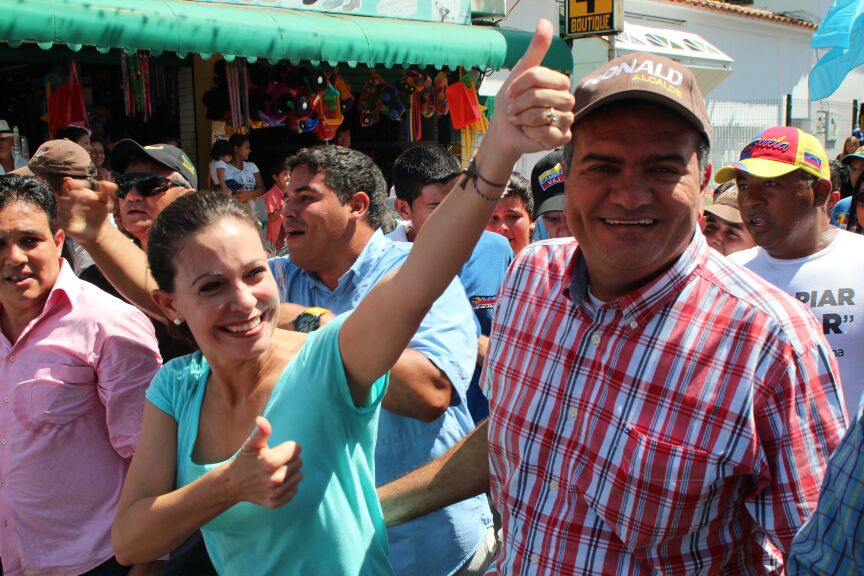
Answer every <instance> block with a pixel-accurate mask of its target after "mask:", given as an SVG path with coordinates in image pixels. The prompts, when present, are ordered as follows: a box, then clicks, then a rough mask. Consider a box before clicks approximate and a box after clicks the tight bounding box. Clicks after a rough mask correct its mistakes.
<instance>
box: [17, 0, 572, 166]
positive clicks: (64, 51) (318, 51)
mask: <svg viewBox="0 0 864 576" xmlns="http://www.w3.org/2000/svg"><path fill="white" fill-rule="evenodd" d="M252 1H253V0H250V2H252ZM270 3H271V4H273V3H274V2H270ZM307 3H308V4H312V3H313V2H304V4H307ZM435 6H437V7H438V9H439V12H440V11H441V10H443V9H442V8H441V6H440V5H439V3H437V2H436V3H435ZM348 8H349V5H348V4H346V5H345V9H348ZM530 38H531V33H530V32H526V31H522V30H508V29H502V28H496V27H493V26H472V25H465V24H451V23H441V22H423V21H417V20H406V19H395V18H385V17H374V16H356V15H346V14H344V13H324V12H312V11H308V10H298V9H289V8H278V7H265V6H247V5H232V4H221V3H213V2H207V1H185V0H138V1H137V2H135V3H131V2H128V1H126V0H88V1H87V2H84V1H83V0H64V1H52V0H25V1H24V2H18V3H14V4H11V5H7V6H5V7H4V15H3V18H2V21H0V40H2V41H5V42H6V43H7V44H8V48H5V49H0V74H5V75H6V77H7V78H10V77H9V75H10V74H13V76H14V74H15V73H16V72H15V71H16V70H18V72H17V73H18V74H21V73H22V71H23V68H20V67H19V68H16V63H15V62H16V60H17V61H19V62H20V64H19V65H17V66H21V67H24V68H26V67H33V66H34V60H37V61H38V62H37V63H36V65H37V68H35V69H33V70H31V71H30V72H31V74H30V76H29V82H27V84H28V85H29V86H30V92H31V97H30V100H29V101H28V105H29V107H24V106H21V102H17V103H16V102H11V103H10V104H7V103H5V102H0V104H2V105H4V106H7V108H8V106H10V105H12V106H13V108H15V110H14V112H15V113H18V108H21V109H22V110H23V111H24V112H25V113H27V114H31V115H32V114H34V113H35V112H39V113H38V114H35V116H33V117H37V118H38V117H39V116H41V114H43V113H44V111H45V103H44V102H45V98H46V97H45V89H44V83H45V82H44V80H45V76H46V75H48V74H55V75H62V74H64V73H65V74H68V69H69V65H70V63H71V61H72V60H73V59H75V60H76V62H78V63H80V69H79V74H80V75H81V77H82V83H83V84H84V85H85V91H86V90H89V94H88V95H87V97H88V98H89V100H90V102H88V104H90V105H92V106H93V108H94V109H96V110H100V106H102V107H105V108H107V109H108V113H109V115H110V117H111V120H110V121H109V122H108V125H109V126H113V125H114V124H118V123H126V124H127V127H128V130H127V132H128V133H129V134H130V135H132V136H134V137H137V138H141V139H142V140H148V139H149V140H152V139H160V138H161V139H164V138H167V137H169V136H171V135H175V134H176V137H177V138H179V139H180V140H181V141H182V143H183V146H184V148H185V149H186V151H187V152H188V153H189V154H190V156H192V157H193V159H195V160H196V161H197V163H198V165H199V167H201V166H203V165H204V164H206V161H207V153H208V151H209V145H210V142H211V138H212V133H213V131H214V124H213V122H212V121H213V120H214V118H215V117H216V116H218V111H214V110H213V108H214V107H213V106H212V105H211V106H209V107H208V106H205V105H204V104H203V102H204V100H205V94H207V93H208V92H211V91H212V89H213V88H214V86H216V87H217V88H218V85H219V83H220V82H221V81H222V80H221V77H220V71H221V67H222V66H223V65H222V64H219V65H217V62H220V61H222V60H224V61H225V62H226V63H227V65H225V67H226V68H228V69H229V70H235V71H234V72H230V71H229V73H228V75H234V74H237V72H236V69H237V68H238V67H239V68H240V69H241V72H240V75H241V77H242V78H243V82H245V85H244V86H245V90H243V92H244V94H246V95H247V96H249V95H250V93H251V97H248V98H246V99H244V100H243V102H244V103H247V106H246V108H244V107H243V106H242V105H241V106H240V108H241V109H243V110H244V114H243V115H244V116H245V118H242V119H241V120H240V121H239V123H240V124H241V126H243V125H246V124H248V123H251V126H252V130H251V134H252V138H253V149H254V148H255V145H256V140H257V142H258V143H260V144H264V146H261V147H262V148H264V147H266V148H268V149H269V148H271V147H272V146H273V143H274V142H278V143H281V149H279V152H280V153H281V152H282V151H284V150H289V149H290V148H292V147H297V146H299V145H305V144H308V143H310V142H312V141H315V139H316V138H320V135H315V134H314V132H313V131H309V132H303V129H304V128H308V127H309V126H308V125H304V124H300V125H299V126H298V123H297V118H289V119H288V120H293V121H286V122H285V124H284V126H282V128H283V130H277V128H279V126H273V125H272V124H268V123H267V121H262V119H261V118H262V116H261V112H262V111H263V110H260V109H257V108H256V102H258V103H260V99H259V100H256V97H255V95H256V93H255V92H254V91H255V90H258V91H259V92H260V91H261V90H262V89H264V90H265V91H266V88H262V86H260V85H256V84H255V83H256V82H259V80H260V79H261V78H264V79H266V81H267V82H272V81H274V75H278V74H282V75H283V76H286V75H287V76H288V77H289V78H287V79H285V80H284V82H283V83H284V84H285V85H287V86H288V88H289V89H291V88H295V87H299V86H297V85H296V84H298V83H299V82H300V81H298V80H297V78H301V77H302V78H308V76H309V75H315V74H317V73H324V74H326V75H327V77H328V78H330V77H331V74H332V73H333V72H334V71H337V72H338V75H339V76H340V77H341V78H342V79H343V80H344V81H345V83H346V84H347V85H348V86H349V87H350V91H351V94H352V96H353V98H354V107H355V111H354V113H353V116H352V114H351V113H350V112H349V113H348V114H346V122H349V123H352V127H355V128H356V129H355V130H354V141H355V142H356V145H357V147H358V148H361V149H364V150H368V151H370V152H373V153H374V152H376V151H378V152H381V153H383V154H384V155H385V156H386V155H387V154H386V151H388V150H398V149H399V148H400V147H404V146H405V145H407V143H408V142H409V141H410V139H411V138H412V137H414V138H416V134H413V135H412V133H413V132H416V130H409V129H410V128H411V121H410V118H411V110H410V104H409V106H405V108H406V110H405V111H404V112H402V113H401V114H399V110H398V109H397V110H396V111H392V110H390V109H389V108H385V109H384V113H382V114H381V117H382V118H381V119H380V120H379V121H378V122H375V123H374V124H372V125H371V126H368V127H366V126H364V124H365V121H368V118H363V117H362V116H361V114H360V112H362V110H360V108H359V107H360V101H361V100H363V98H364V86H366V84H367V82H368V80H369V78H370V76H371V75H372V72H375V73H377V74H378V76H379V77H380V78H381V80H382V82H383V84H384V85H385V86H384V88H385V90H383V92H390V93H393V92H394V91H393V90H387V88H388V87H391V86H393V84H394V83H396V82H397V81H399V80H400V79H401V80H404V79H405V78H406V74H408V73H409V71H413V72H415V73H419V74H420V75H421V76H422V77H424V78H434V77H435V75H437V73H438V72H441V71H443V72H445V74H446V75H447V78H448V81H449V83H451V84H452V83H453V82H456V81H458V79H459V76H460V71H463V72H464V71H471V70H473V71H474V73H473V76H474V78H475V79H477V80H479V79H481V78H482V76H483V73H485V72H486V71H488V70H497V69H500V68H509V67H512V65H513V64H515V62H516V61H517V60H518V58H519V56H520V55H521V54H522V52H523V51H524V49H525V48H526V47H527V45H528V42H529V41H530ZM139 51H146V52H139ZM40 52H41V58H37V55H38V54H40ZM124 54H126V55H129V57H128V58H126V60H127V67H128V60H130V59H131V60H134V64H135V65H137V66H139V68H136V69H135V73H136V74H140V73H141V69H140V63H141V61H140V60H139V59H136V57H137V55H139V54H142V55H144V59H145V60H147V61H148V62H147V64H148V66H149V67H150V71H151V74H150V76H149V80H150V82H149V84H148V86H147V90H146V91H147V93H148V94H149V93H150V92H152V93H153V95H155V96H156V97H155V98H154V99H152V100H151V101H150V104H151V108H150V109H149V110H148V112H149V114H148V115H147V117H146V118H144V117H142V116H141V115H140V114H138V115H137V116H135V115H130V111H129V102H130V99H129V95H128V92H129V91H130V89H131V88H130V87H129V86H126V85H124V84H128V83H129V82H131V80H130V78H131V79H134V78H135V76H134V75H130V74H128V72H129V71H128V70H127V74H126V75H125V76H124V74H123V73H122V72H121V67H122V66H123V60H124V56H123V55H124ZM16 57H17V58H16ZM571 62H572V59H571V56H570V51H569V48H568V46H567V45H566V43H565V42H564V41H562V40H560V39H557V38H556V40H555V42H554V43H553V47H552V49H551V50H550V53H549V55H548V56H547V60H546V62H545V63H546V64H547V65H548V66H550V67H554V68H557V69H560V70H565V71H569V69H570V67H571ZM240 63H242V66H238V64H240ZM154 70H155V72H156V73H155V77H154V74H153V73H152V72H153V71H154ZM35 78H38V79H39V81H38V83H37V82H36V81H35V80H34V79H35ZM10 79H12V80H14V78H10ZM154 80H155V81H156V83H155V84H154ZM262 81H263V80H262ZM6 85H7V86H8V84H6ZM40 85H41V86H40ZM124 88H125V90H124ZM305 89H306V90H307V91H310V90H312V89H311V88H309V86H308V84H307V86H306V88H305ZM139 91H140V90H139ZM289 91H290V90H289ZM133 92H134V90H133ZM234 92H235V93H236V90H235V91H234ZM118 93H120V94H121V97H120V102H119V104H118V102H117V98H118V97H117V94H118ZM396 93H397V94H398V91H396ZM211 94H212V93H211ZM309 95H311V96H314V94H311V93H310V94H309ZM138 96H139V100H134V98H133V100H134V102H133V104H140V97H141V95H140V94H138ZM259 96H260V94H259ZM378 96H379V97H380V94H379V95H378ZM17 98H18V99H20V98H21V94H20V90H19V95H18V96H17ZM106 98H107V99H108V100H109V101H108V103H106V102H105V101H104V99H106ZM344 99H345V98H343V100H344ZM312 100H314V98H312ZM367 100H368V98H367ZM286 102H287V100H286ZM209 103H210V104H212V103H213V102H212V100H211V101H210V102H209ZM367 104H368V102H367ZM291 105H292V104H290V102H289V106H288V107H289V108H290V107H291ZM233 108H234V107H232V110H231V112H233V114H232V113H228V112H226V113H225V118H224V120H225V121H226V124H227V125H228V130H229V131H230V130H231V124H232V123H236V122H237V110H235V109H233ZM366 108H369V106H368V105H367V106H366ZM373 108H374V106H373ZM378 110H379V111H380V110H381V109H380V107H379V108H378ZM247 111H248V116H246V114H245V112H247ZM3 112H4V111H0V114H2V113H3ZM415 112H416V111H415ZM118 116H119V118H118ZM208 116H209V118H208ZM232 116H233V118H232ZM416 116H417V114H416V113H415V123H414V124H415V128H418V129H421V130H422V132H423V134H422V136H421V138H422V139H423V140H429V139H433V140H438V141H443V142H458V141H459V138H458V137H454V134H452V133H451V132H450V129H449V128H448V125H449V119H448V118H447V116H446V115H445V116H443V117H439V118H435V117H434V115H432V116H431V117H429V118H426V117H423V118H422V119H417V118H416ZM270 119H271V120H272V117H271V118H270ZM96 120H100V118H99V117H97V118H96ZM277 120H278V119H277ZM262 122H263V124H262ZM95 124H97V126H94V128H96V129H99V126H98V123H95ZM257 126H271V127H270V128H261V129H260V130H259V129H256V127H257ZM45 128H46V127H45V126H39V125H38V124H34V126H33V127H28V128H27V129H26V130H24V132H25V133H26V134H28V135H31V151H32V149H33V145H32V144H33V142H32V141H33V139H35V138H37V137H38V136H39V135H42V136H43V137H44V136H45V135H47V130H46V129H45ZM298 128H299V130H298ZM289 151H290V150H289Z"/></svg>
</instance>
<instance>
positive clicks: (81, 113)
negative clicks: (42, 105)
mask: <svg viewBox="0 0 864 576" xmlns="http://www.w3.org/2000/svg"><path fill="white" fill-rule="evenodd" d="M72 124H75V125H77V126H81V127H82V128H87V129H89V128H90V124H89V122H88V120H87V108H86V107H85V106H84V90H83V89H82V88H81V82H80V81H79V80H78V68H77V66H76V65H75V61H74V60H73V61H72V68H71V70H70V71H69V81H68V82H67V83H65V84H62V85H60V86H59V87H58V88H57V89H56V90H54V91H53V92H51V93H50V95H49V97H48V130H49V131H50V133H51V135H52V136H53V135H55V134H56V133H57V131H58V130H62V129H63V128H66V127H67V126H70V125H72Z"/></svg>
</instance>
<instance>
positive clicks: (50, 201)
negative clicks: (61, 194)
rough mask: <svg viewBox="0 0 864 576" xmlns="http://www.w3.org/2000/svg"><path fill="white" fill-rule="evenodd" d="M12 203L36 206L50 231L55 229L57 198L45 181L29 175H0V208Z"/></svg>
mask: <svg viewBox="0 0 864 576" xmlns="http://www.w3.org/2000/svg"><path fill="white" fill-rule="evenodd" d="M14 203H21V204H27V205H28V206H32V207H34V208H38V209H39V210H41V211H42V212H44V213H45V216H46V217H47V218H48V226H49V227H50V229H51V232H52V233H54V232H56V231H57V200H56V199H55V198H54V193H53V192H51V189H50V188H49V187H48V185H47V184H46V183H45V182H42V181H41V180H39V179H37V178H33V177H30V176H21V175H19V174H6V175H3V176H0V210H2V209H4V208H6V206H8V205H10V204H14Z"/></svg>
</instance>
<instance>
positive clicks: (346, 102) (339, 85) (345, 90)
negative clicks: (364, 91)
mask: <svg viewBox="0 0 864 576" xmlns="http://www.w3.org/2000/svg"><path fill="white" fill-rule="evenodd" d="M330 83H331V84H332V85H333V87H334V88H335V89H336V90H338V91H339V102H340V104H339V105H340V107H341V108H342V114H343V115H345V114H348V112H349V111H350V110H351V108H352V107H353V106H354V94H352V93H351V86H350V85H349V84H348V82H346V81H345V80H344V79H343V78H342V77H341V76H339V72H338V71H336V70H334V71H333V75H332V76H331V77H330Z"/></svg>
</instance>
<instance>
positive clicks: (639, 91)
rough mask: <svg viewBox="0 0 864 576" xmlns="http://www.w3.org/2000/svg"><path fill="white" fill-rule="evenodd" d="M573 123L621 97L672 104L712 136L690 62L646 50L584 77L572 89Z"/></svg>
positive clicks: (618, 59)
mask: <svg viewBox="0 0 864 576" xmlns="http://www.w3.org/2000/svg"><path fill="white" fill-rule="evenodd" d="M573 95H574V96H575V97H576V104H575V105H574V106H573V115H574V120H573V123H574V124H576V123H578V122H579V120H580V119H582V118H583V117H584V116H586V115H588V114H589V113H591V112H593V111H594V110H597V109H598V108H600V107H601V106H605V105H606V104H611V103H613V102H617V101H620V100H641V101H647V102H653V103H654V104H658V105H660V106H664V107H667V108H670V109H671V110H673V111H674V112H677V113H678V114H679V115H681V116H682V117H684V119H686V120H688V121H689V122H690V123H691V124H693V126H694V127H695V128H696V129H697V130H698V131H699V132H700V133H701V134H703V135H704V136H705V138H706V139H707V140H708V141H709V142H710V140H711V122H709V120H708V113H707V111H706V109H705V98H703V97H702V91H701V90H699V85H698V84H697V83H696V78H695V76H693V72H691V71H690V69H689V68H688V67H687V66H684V65H683V64H680V63H678V62H675V61H674V60H670V59H669V58H665V57H663V56H658V55H657V54H648V53H647V52H637V53H635V54H628V55H626V56H621V57H620V58H616V59H615V60H611V61H609V62H608V63H606V64H605V65H603V66H602V67H600V68H598V69H597V70H595V71H594V72H592V73H591V74H589V75H588V76H586V77H584V78H582V79H581V80H580V81H579V83H578V84H577V85H576V90H575V91H574V92H573Z"/></svg>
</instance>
